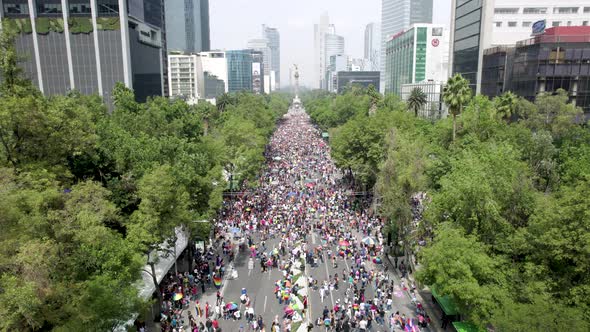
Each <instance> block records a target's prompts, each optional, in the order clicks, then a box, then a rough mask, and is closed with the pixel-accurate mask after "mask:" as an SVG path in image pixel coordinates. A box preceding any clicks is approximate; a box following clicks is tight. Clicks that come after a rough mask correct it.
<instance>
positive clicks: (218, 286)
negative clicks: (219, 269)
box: [213, 277, 221, 289]
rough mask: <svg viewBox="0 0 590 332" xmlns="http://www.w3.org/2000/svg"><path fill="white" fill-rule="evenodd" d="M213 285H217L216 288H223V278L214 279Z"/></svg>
mask: <svg viewBox="0 0 590 332" xmlns="http://www.w3.org/2000/svg"><path fill="white" fill-rule="evenodd" d="M213 284H215V288H217V289H219V288H221V277H213Z"/></svg>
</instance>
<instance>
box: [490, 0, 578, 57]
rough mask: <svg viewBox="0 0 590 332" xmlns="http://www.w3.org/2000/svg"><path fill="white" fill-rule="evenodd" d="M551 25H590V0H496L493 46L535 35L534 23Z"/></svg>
mask: <svg viewBox="0 0 590 332" xmlns="http://www.w3.org/2000/svg"><path fill="white" fill-rule="evenodd" d="M540 20H545V25H546V26H547V28H550V27H559V26H588V25H590V0H559V1H555V0H495V4H494V18H493V22H491V23H492V32H493V34H492V41H491V44H492V45H493V46H498V45H512V44H515V43H516V42H518V41H521V40H524V39H527V38H529V37H530V36H531V29H532V25H533V23H535V22H537V21H540Z"/></svg>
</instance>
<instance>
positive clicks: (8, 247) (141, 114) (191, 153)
mask: <svg viewBox="0 0 590 332" xmlns="http://www.w3.org/2000/svg"><path fill="white" fill-rule="evenodd" d="M2 36H3V37H2V38H0V51H1V52H2V53H1V54H0V57H1V59H0V60H1V61H0V64H1V65H0V70H1V72H2V77H3V78H4V80H3V81H2V84H1V88H0V94H1V96H0V188H2V189H1V190H0V226H1V229H2V232H0V317H2V319H0V330H2V331H17V330H18V331H32V330H65V331H91V330H100V331H103V330H111V329H113V328H114V327H116V326H118V325H119V324H121V323H122V322H126V321H127V320H128V319H129V318H130V317H131V315H132V314H133V313H136V312H138V310H140V309H141V307H142V306H143V305H144V304H143V303H142V302H141V300H140V299H139V298H138V296H137V294H138V292H137V289H136V282H137V281H138V279H140V278H141V274H140V272H141V271H140V270H141V268H142V267H143V266H144V265H145V264H146V254H147V252H148V251H150V250H152V249H154V248H156V247H158V245H159V244H160V243H162V242H164V241H165V240H170V239H173V237H174V234H175V231H174V229H175V227H179V226H180V227H184V228H185V229H187V230H188V231H189V232H190V234H191V238H201V239H203V238H205V239H206V238H208V237H209V233H208V232H209V225H208V224H207V223H202V222H199V223H196V222H195V221H197V220H198V221H201V220H211V219H212V218H214V217H215V216H216V214H217V213H218V210H219V208H220V206H221V203H222V193H223V191H224V190H225V188H226V186H225V183H226V179H227V178H226V176H225V174H224V169H227V168H228V165H229V164H233V165H235V172H236V174H239V180H240V182H246V180H252V179H253V178H254V177H255V176H256V175H257V173H258V171H259V170H260V167H261V166H262V165H263V162H264V157H263V152H264V146H265V144H266V143H267V141H268V139H269V137H270V134H271V133H272V132H273V130H274V128H275V124H276V123H277V121H278V120H279V119H280V117H281V116H282V115H283V114H284V113H285V112H286V111H287V108H288V103H289V102H288V99H287V96H285V95H280V94H273V95H270V96H255V95H252V94H247V93H241V94H235V95H228V98H229V100H230V101H231V103H230V102H228V103H227V104H226V105H225V108H223V109H222V110H221V111H220V110H219V109H217V108H216V107H214V106H212V105H209V104H208V103H206V102H205V101H202V102H200V103H198V104H197V105H195V106H190V105H187V104H186V103H185V102H184V101H180V100H169V99H166V98H162V97H153V98H150V99H149V100H148V101H147V102H146V103H137V102H136V101H135V96H134V93H133V91H132V90H130V89H128V88H126V87H125V86H124V85H123V84H121V83H119V84H117V85H116V86H115V88H114V91H113V93H112V95H113V97H114V107H113V109H112V110H110V111H109V108H107V106H105V105H104V104H103V102H102V100H101V98H100V97H99V96H85V95H81V94H80V93H78V92H76V91H73V92H71V93H70V94H68V95H66V96H53V97H45V96H43V95H42V94H41V93H40V92H39V91H37V90H36V89H35V88H33V86H32V84H31V83H30V82H29V81H27V80H25V79H23V78H22V77H21V76H20V70H19V69H18V68H17V67H15V66H17V65H18V58H17V57H16V53H15V52H14V46H13V45H12V44H11V38H10V36H9V35H6V33H3V34H2ZM250 182H251V183H255V181H250ZM203 233H205V234H203Z"/></svg>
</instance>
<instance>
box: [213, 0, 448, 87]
mask: <svg viewBox="0 0 590 332" xmlns="http://www.w3.org/2000/svg"><path fill="white" fill-rule="evenodd" d="M433 1H434V17H433V21H434V23H441V24H446V25H447V26H448V25H449V20H450V13H451V9H450V6H451V4H450V3H451V0H433ZM209 6H210V8H209V15H210V25H211V48H212V49H227V50H229V49H241V48H245V47H246V42H247V40H248V39H251V38H260V37H261V35H262V24H266V25H268V26H271V27H275V28H277V29H278V30H279V33H280V35H281V85H282V86H287V85H288V84H289V67H290V66H291V65H292V64H294V63H296V64H298V65H299V71H300V80H301V84H302V85H308V86H313V85H314V83H315V80H314V77H315V75H314V47H313V25H314V23H318V22H319V17H320V15H321V13H322V12H324V11H326V12H328V15H329V16H330V22H331V23H333V24H335V25H336V33H337V34H339V35H341V36H343V37H344V43H345V52H346V54H347V55H350V56H353V57H355V58H361V57H362V56H363V47H364V33H365V26H366V25H367V24H368V23H370V22H373V21H375V22H378V21H380V20H381V0H297V1H288V0H210V1H209Z"/></svg>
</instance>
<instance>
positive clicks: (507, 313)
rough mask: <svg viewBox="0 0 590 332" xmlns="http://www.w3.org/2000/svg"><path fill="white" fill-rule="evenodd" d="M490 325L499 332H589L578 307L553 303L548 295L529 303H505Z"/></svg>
mask: <svg viewBox="0 0 590 332" xmlns="http://www.w3.org/2000/svg"><path fill="white" fill-rule="evenodd" d="M492 325H493V326H494V327H495V328H496V330H498V331H506V332H518V331H551V332H558V331H562V330H563V329H564V327H567V329H568V330H569V331H588V329H590V326H589V325H588V322H587V321H585V320H584V318H583V316H582V313H581V310H579V308H572V307H568V306H566V305H564V304H563V303H560V302H555V301H554V300H553V299H551V298H550V297H548V296H544V295H536V296H535V298H534V299H533V300H532V302H527V303H515V302H512V301H508V302H504V303H502V305H501V306H499V307H498V308H497V309H496V311H495V312H494V315H493V319H492Z"/></svg>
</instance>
